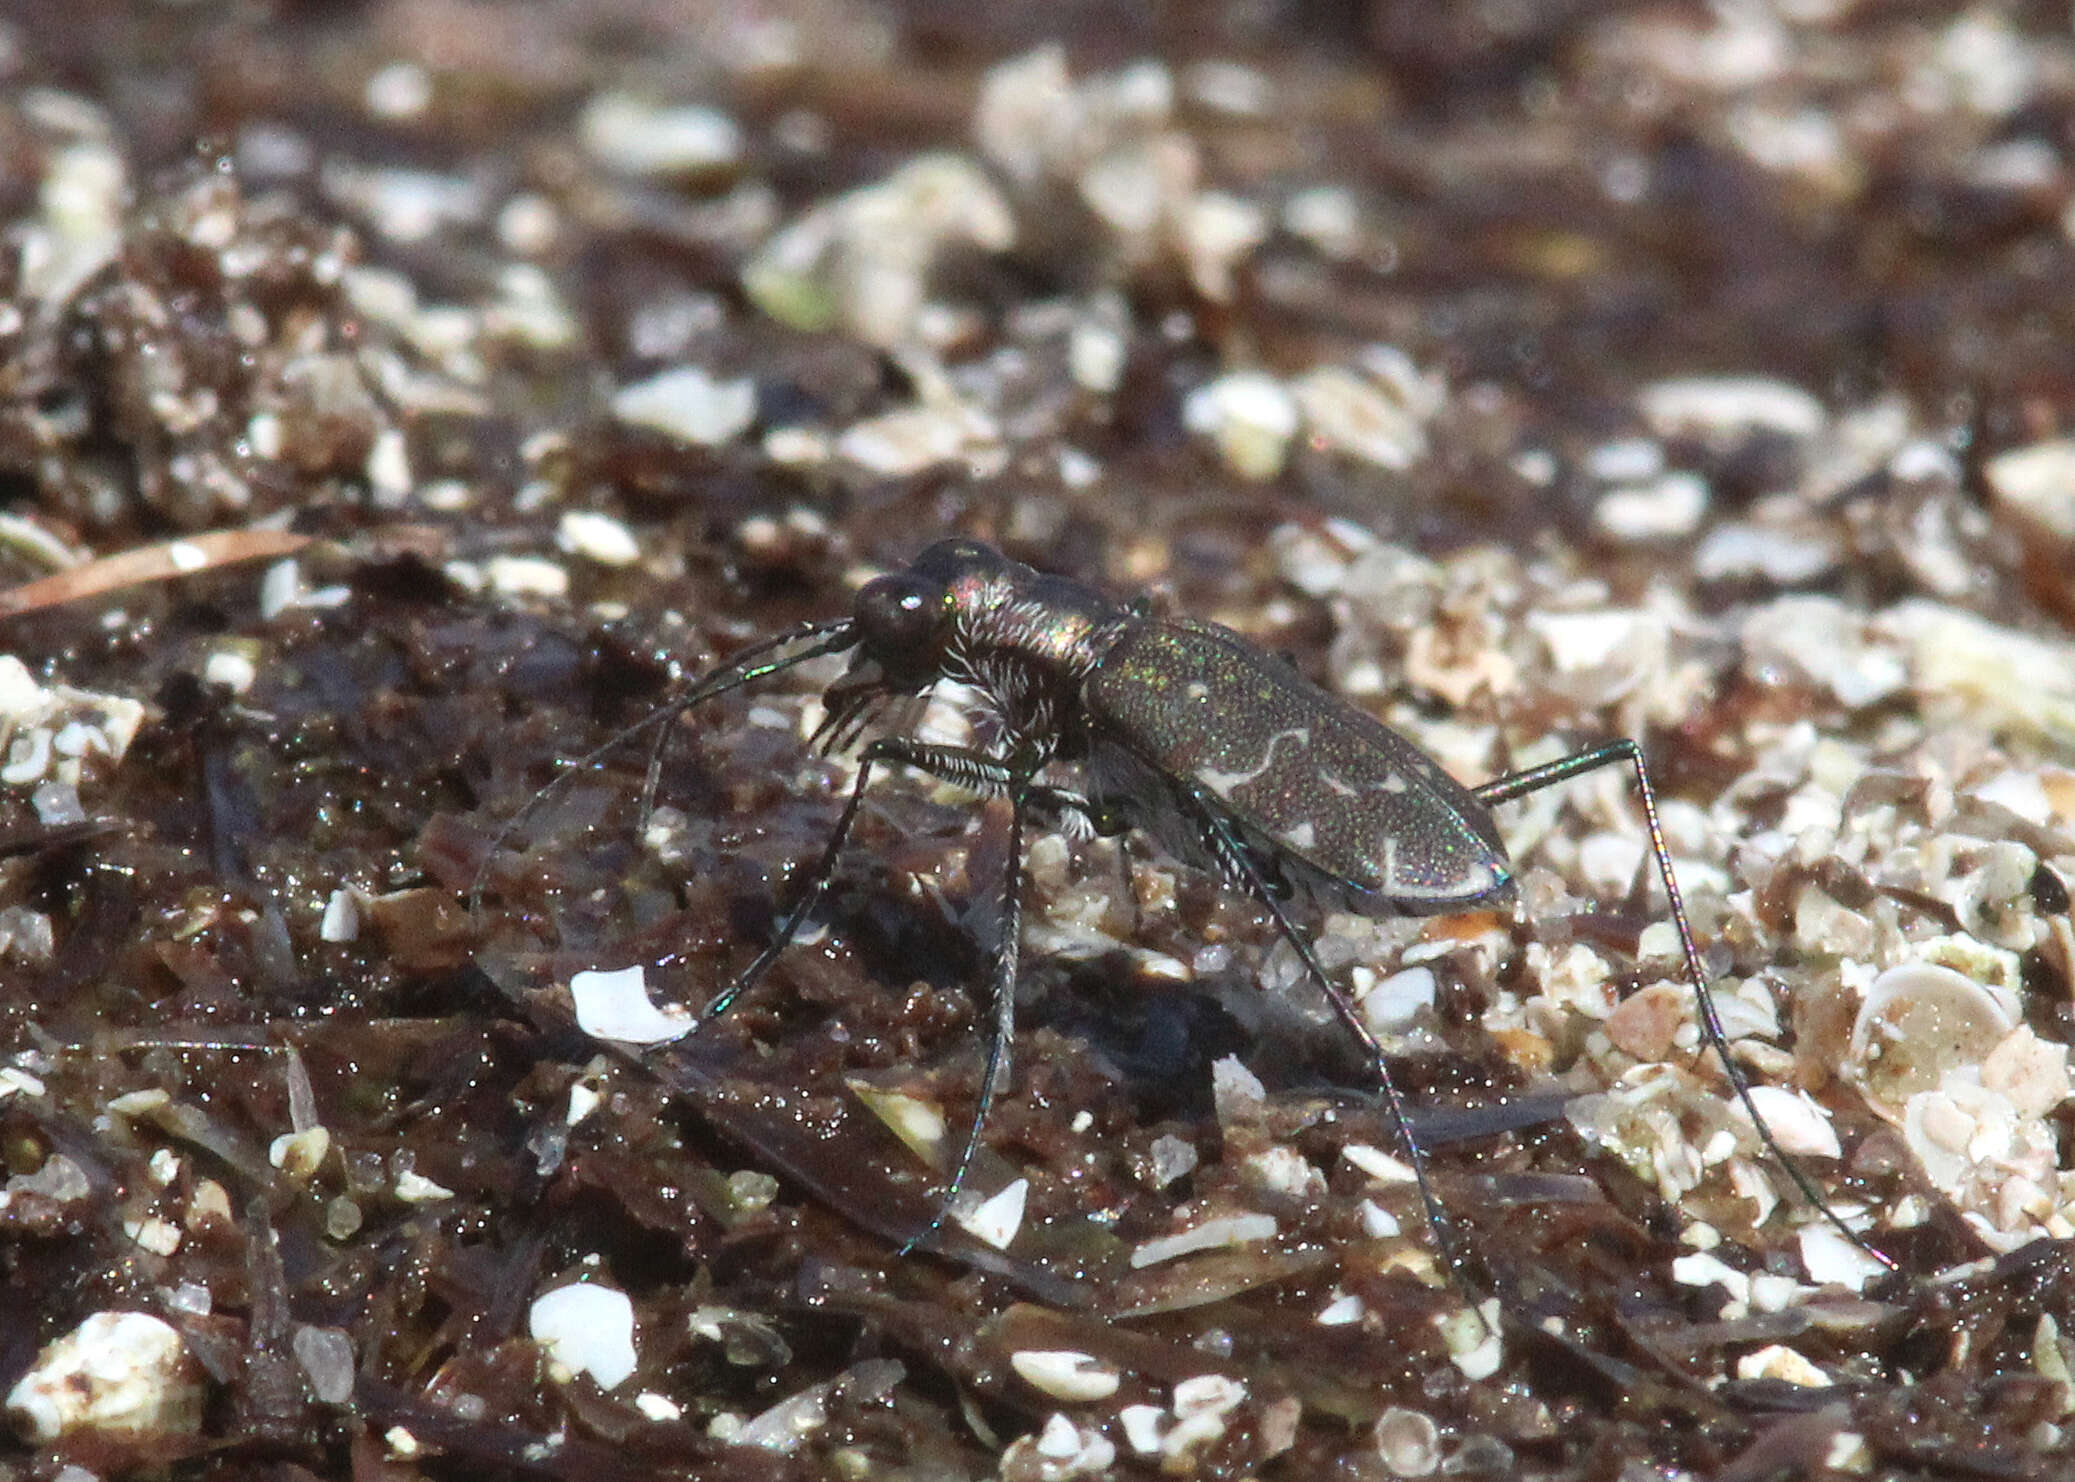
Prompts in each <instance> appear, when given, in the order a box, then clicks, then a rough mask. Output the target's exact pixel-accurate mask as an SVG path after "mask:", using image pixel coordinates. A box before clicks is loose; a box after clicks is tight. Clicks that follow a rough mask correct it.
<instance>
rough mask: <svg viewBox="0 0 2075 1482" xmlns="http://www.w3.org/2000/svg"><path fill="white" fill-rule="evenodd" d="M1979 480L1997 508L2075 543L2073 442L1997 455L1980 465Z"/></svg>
mask: <svg viewBox="0 0 2075 1482" xmlns="http://www.w3.org/2000/svg"><path fill="white" fill-rule="evenodd" d="M1981 477H1982V482H1983V483H1985V484H1987V485H1988V490H1989V494H1990V495H1991V496H1992V497H1993V498H1994V499H1995V501H1996V502H1997V504H1999V505H2001V506H2002V507H2004V508H2006V509H2009V510H2012V511H2015V512H2016V513H2018V514H2020V515H2023V516H2024V517H2025V518H2026V519H2028V520H2030V521H2031V522H2032V523H2033V524H2035V525H2037V526H2039V527H2040V528H2042V529H2044V530H2047V531H2050V532H2051V533H2052V534H2054V535H2056V536H2058V537H2059V538H2060V539H2062V540H2075V438H2052V439H2049V440H2048V441H2046V442H2042V443H2033V444H2031V445H2030V446H2029V447H2023V448H2012V449H2011V450H2010V451H2009V452H2007V453H1998V454H1997V455H1996V456H1995V457H1993V458H1991V459H1989V460H1988V462H1987V463H1985V464H1983V465H1982V470H1981Z"/></svg>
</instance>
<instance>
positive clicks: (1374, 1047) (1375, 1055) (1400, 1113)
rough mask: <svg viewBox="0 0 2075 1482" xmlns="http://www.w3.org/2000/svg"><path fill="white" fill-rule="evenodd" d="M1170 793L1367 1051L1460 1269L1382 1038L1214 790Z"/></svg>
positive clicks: (1435, 1226)
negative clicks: (1288, 907)
mask: <svg viewBox="0 0 2075 1482" xmlns="http://www.w3.org/2000/svg"><path fill="white" fill-rule="evenodd" d="M1176 792H1177V795H1178V797H1179V799H1180V800H1181V802H1182V804H1183V806H1184V807H1185V808H1186V810H1187V812H1188V813H1189V815H1190V817H1191V818H1192V819H1193V820H1194V821H1195V823H1196V825H1197V827H1198V828H1199V829H1200V830H1201V831H1202V837H1203V842H1204V844H1205V845H1206V846H1207V847H1208V849H1209V851H1210V854H1211V857H1212V859H1213V860H1214V861H1215V862H1216V864H1217V866H1218V868H1220V869H1221V870H1223V871H1224V872H1225V874H1226V875H1227V876H1228V877H1229V878H1230V879H1231V880H1232V881H1233V882H1234V883H1236V884H1239V885H1243V886H1245V887H1246V889H1247V891H1248V892H1249V893H1250V894H1251V895H1252V896H1253V897H1254V899H1255V900H1256V901H1258V902H1259V903H1260V904H1261V906H1262V907H1263V908H1264V909H1265V910H1266V911H1267V912H1268V916H1269V919H1270V920H1271V921H1273V922H1274V923H1275V929H1276V932H1277V933H1278V934H1279V935H1280V936H1281V937H1282V939H1283V940H1284V941H1285V942H1288V943H1289V944H1290V949H1291V950H1292V951H1294V952H1295V953H1296V954H1297V960H1298V961H1299V962H1301V963H1302V964H1303V965H1304V970H1305V972H1306V973H1308V974H1309V975H1310V977H1311V980H1312V981H1313V982H1314V983H1316V984H1318V986H1319V989H1320V990H1321V991H1322V992H1323V993H1324V994H1325V995H1326V1001H1327V1002H1328V1003H1329V1004H1331V1005H1332V1007H1333V1012H1334V1013H1335V1014H1336V1015H1337V1016H1338V1017H1339V1019H1340V1021H1341V1023H1343V1024H1345V1025H1346V1026H1347V1029H1348V1032H1349V1033H1351V1034H1353V1035H1354V1037H1355V1039H1356V1040H1357V1041H1358V1042H1359V1043H1360V1044H1361V1046H1362V1048H1363V1049H1364V1050H1365V1051H1367V1052H1368V1055H1369V1062H1370V1064H1371V1066H1372V1067H1374V1069H1375V1072H1376V1083H1377V1086H1378V1088H1379V1089H1380V1090H1381V1091H1382V1092H1383V1102H1384V1107H1385V1109H1386V1110H1387V1111H1388V1112H1389V1113H1390V1119H1391V1124H1392V1127H1393V1130H1395V1131H1396V1133H1397V1135H1398V1141H1399V1143H1400V1144H1401V1145H1402V1146H1403V1147H1404V1149H1405V1157H1406V1162H1407V1163H1408V1164H1409V1165H1410V1167H1411V1169H1412V1180H1413V1183H1414V1184H1415V1185H1416V1186H1417V1187H1418V1189H1419V1201H1420V1205H1421V1207H1422V1208H1423V1209H1424V1210H1425V1213H1426V1219H1427V1227H1428V1228H1429V1229H1430V1230H1432V1231H1433V1233H1434V1243H1435V1244H1436V1245H1437V1246H1439V1247H1440V1251H1441V1259H1442V1262H1443V1264H1444V1265H1446V1266H1447V1268H1448V1269H1449V1270H1451V1271H1456V1270H1460V1269H1461V1266H1462V1256H1461V1252H1460V1250H1459V1249H1458V1247H1457V1245H1456V1241H1455V1227H1454V1225H1453V1224H1452V1223H1451V1222H1450V1220H1449V1218H1448V1214H1447V1211H1446V1210H1444V1209H1443V1208H1442V1207H1441V1200H1440V1198H1439V1197H1438V1196H1437V1195H1436V1194H1435V1193H1434V1189H1433V1185H1432V1184H1431V1183H1429V1182H1428V1180H1427V1167H1426V1153H1425V1150H1423V1149H1422V1148H1421V1147H1420V1145H1419V1139H1418V1138H1417V1137H1415V1136H1413V1133H1412V1123H1411V1120H1410V1118H1409V1117H1408V1115H1407V1112H1406V1106H1405V1098H1404V1095H1403V1093H1402V1092H1400V1091H1399V1090H1398V1082H1397V1079H1396V1078H1395V1077H1394V1076H1392V1075H1391V1068H1390V1063H1389V1061H1388V1060H1386V1059H1385V1057H1384V1052H1383V1045H1382V1043H1381V1042H1380V1041H1379V1040H1378V1039H1377V1038H1376V1035H1375V1033H1374V1032H1373V1031H1372V1030H1371V1029H1370V1028H1369V1026H1368V1025H1367V1024H1366V1023H1364V1022H1363V1021H1362V1015H1361V1011H1360V1010H1359V1009H1357V1008H1356V1007H1355V1004H1354V1000H1352V999H1350V998H1349V997H1348V996H1347V994H1346V992H1345V990H1343V989H1342V988H1341V987H1340V985H1339V984H1337V983H1335V982H1334V981H1333V980H1332V979H1331V978H1329V977H1327V976H1326V969H1325V967H1324V965H1323V964H1321V963H1320V962H1319V960H1318V954H1317V953H1316V952H1314V951H1313V950H1312V947H1311V943H1310V941H1309V940H1308V939H1307V938H1306V937H1305V936H1304V934H1303V933H1302V932H1300V931H1298V930H1297V927H1296V923H1295V922H1293V921H1291V920H1290V917H1289V913H1288V912H1287V911H1285V910H1284V909H1283V905H1282V901H1281V900H1280V899H1279V898H1278V896H1277V893H1276V888H1275V886H1274V885H1273V884H1272V883H1271V882H1270V881H1269V879H1268V877H1267V875H1266V874H1264V873H1263V872H1262V870H1261V866H1260V863H1259V861H1257V860H1256V859H1255V858H1254V855H1253V851H1252V850H1250V849H1249V848H1248V847H1247V845H1246V841H1245V840H1244V839H1243V838H1241V837H1240V835H1239V831H1238V830H1237V829H1236V828H1235V827H1234V826H1233V824H1232V821H1231V819H1229V818H1228V817H1226V815H1225V813H1224V811H1223V809H1221V808H1220V807H1219V805H1218V800H1217V798H1216V797H1215V795H1213V794H1212V793H1211V792H1209V790H1208V789H1206V788H1203V787H1201V786H1199V785H1195V784H1190V785H1186V786H1181V787H1178V788H1177V789H1176Z"/></svg>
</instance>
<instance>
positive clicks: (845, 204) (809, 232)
mask: <svg viewBox="0 0 2075 1482" xmlns="http://www.w3.org/2000/svg"><path fill="white" fill-rule="evenodd" d="M1015 242H1016V219H1015V216H1014V215H1013V214H1012V213H1011V211H1010V209H1009V203H1008V202H1007V201H1006V200H1004V199H1003V198H1002V195H1001V192H1000V191H999V190H997V189H996V188H995V185H994V183H993V181H991V180H989V179H988V178H987V175H986V173H985V172H984V171H982V170H981V169H980V168H979V167H978V166H977V165H975V164H974V163H973V162H972V161H971V160H969V159H966V158H964V157H963V156H960V155H955V154H942V153H939V154H925V155H921V156H918V157H917V158H915V159H913V160H910V161H909V162H908V163H907V164H904V165H902V166H901V167H900V168H899V169H898V170H895V171H894V172H893V173H892V174H891V175H889V176H887V177H886V179H884V180H882V181H880V182H879V183H878V184H876V185H867V186H863V187H860V188H859V189H857V190H854V191H851V192H849V193H848V194H847V195H842V196H838V197H836V198H835V199H834V200H830V201H825V202H823V203H822V204H820V205H818V206H815V207H813V208H812V209H810V210H809V211H808V212H807V213H806V214H805V215H803V216H801V217H800V218H799V219H798V220H796V221H794V222H793V223H791V224H790V225H789V226H787V227H785V228H784V229H783V230H781V231H779V232H777V233H776V234H774V235H773V236H771V237H770V238H769V239H768V240H767V241H766V242H765V243H764V245H763V246H762V247H761V248H760V249H759V250H758V251H757V253H756V254H755V255H754V256H753V257H751V258H750V259H749V261H748V262H747V263H745V264H744V265H743V268H742V288H743V291H744V292H745V293H747V294H748V295H749V298H750V301H751V302H753V303H754V304H755V305H756V306H757V307H758V308H759V309H762V310H763V311H764V312H765V313H766V314H768V315H770V316H771V317H772V318H773V319H776V320H778V321H779V322H780V323H781V324H786V325H789V326H791V327H792V328H794V329H799V330H808V331H813V330H823V329H832V328H836V327H838V326H841V327H843V328H846V329H848V330H849V331H850V332H851V333H852V334H854V335H856V336H857V337H858V338H860V339H863V340H865V341H866V342H868V343H870V344H874V345H879V346H883V347H887V348H892V347H894V346H897V345H902V344H907V343H911V342H912V341H914V340H915V339H916V337H917V333H918V328H919V325H920V323H921V321H922V320H923V319H924V317H925V315H924V310H925V308H926V307H927V299H928V286H929V285H928V278H929V270H930V268H931V266H932V265H933V263H934V262H935V261H936V259H937V257H938V256H939V255H940V254H941V253H943V252H945V251H946V250H948V249H950V248H952V247H956V246H959V245H966V246H971V247H975V248H978V249H979V250H980V251H982V252H1004V251H1007V250H1008V249H1009V248H1010V247H1012V246H1014V245H1015Z"/></svg>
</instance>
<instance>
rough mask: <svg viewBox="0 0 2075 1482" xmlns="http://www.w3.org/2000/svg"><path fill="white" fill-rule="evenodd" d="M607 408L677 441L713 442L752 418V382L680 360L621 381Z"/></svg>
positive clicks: (731, 436) (741, 429) (736, 432)
mask: <svg viewBox="0 0 2075 1482" xmlns="http://www.w3.org/2000/svg"><path fill="white" fill-rule="evenodd" d="M612 414H613V416H614V417H616V418H618V419H619V420H620V421H622V422H626V423H629V424H630V425H632V426H636V427H646V428H648V429H649V430H651V431H653V432H660V433H663V434H665V435H666V436H669V437H674V438H677V439H678V440H679V441H681V442H687V443H692V444H695V445H697V446H699V447H707V448H717V447H720V446H721V445H722V444H724V443H729V442H733V441H734V440H735V439H736V438H738V437H740V436H741V435H742V434H743V433H745V432H747V431H748V430H749V426H750V424H751V423H752V422H754V421H756V415H757V389H756V382H754V381H750V380H746V379H745V380H739V381H722V380H716V379H715V378H714V377H713V375H712V374H711V373H709V372H708V371H707V370H706V369H705V368H704V367H703V366H697V365H681V366H677V367H675V368H674V369H671V370H666V371H664V372H663V373H662V374H661V375H658V376H653V377H651V378H650V379H648V380H646V381H637V382H635V383H634V384H633V385H631V386H623V387H621V388H620V390H619V391H618V392H617V393H615V394H614V396H613V398H612Z"/></svg>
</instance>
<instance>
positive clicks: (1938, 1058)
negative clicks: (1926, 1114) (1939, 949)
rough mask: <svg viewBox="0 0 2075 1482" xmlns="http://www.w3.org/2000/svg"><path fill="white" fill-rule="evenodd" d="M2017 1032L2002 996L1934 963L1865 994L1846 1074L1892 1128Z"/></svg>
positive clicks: (1888, 975) (1886, 976) (1876, 983)
mask: <svg viewBox="0 0 2075 1482" xmlns="http://www.w3.org/2000/svg"><path fill="white" fill-rule="evenodd" d="M2016 1025H2017V1005H2016V1004H2015V1003H2014V1002H2012V1001H2011V1000H2010V999H2009V996H2008V995H2007V994H1998V993H1995V992H1992V991H1991V990H1990V989H1989V988H1987V987H1985V986H1984V985H1982V984H1981V983H1978V982H1976V981H1975V980H1974V979H1972V978H1969V977H1967V976H1965V975H1963V974H1961V973H1957V972H1955V971H1953V970H1952V969H1951V968H1949V967H1941V966H1939V965H1937V964H1936V963H1930V962H1907V963H1903V964H1902V965H1900V966H1898V967H1891V968H1889V969H1888V970H1887V971H1886V972H1884V973H1882V974H1881V975H1880V976H1879V977H1877V978H1875V979H1874V980H1873V984H1872V986H1871V987H1869V988H1868V989H1867V990H1866V997H1865V1000H1864V1001H1863V1002H1862V1003H1861V1004H1860V1005H1859V1013H1858V1017H1857V1018H1856V1019H1854V1020H1853V1022H1852V1037H1851V1043H1850V1049H1849V1050H1848V1052H1847V1058H1846V1061H1845V1074H1846V1075H1847V1076H1849V1077H1850V1078H1851V1079H1852V1080H1854V1081H1856V1082H1857V1083H1858V1084H1859V1087H1860V1089H1861V1090H1863V1091H1864V1092H1865V1093H1866V1099H1867V1100H1868V1101H1869V1102H1871V1103H1872V1105H1873V1107H1874V1109H1875V1110H1876V1111H1878V1112H1880V1113H1881V1114H1882V1115H1883V1116H1885V1117H1887V1118H1888V1119H1889V1120H1890V1121H1893V1120H1896V1119H1898V1118H1899V1117H1900V1116H1901V1115H1902V1112H1903V1108H1904V1107H1905V1106H1906V1105H1907V1104H1908V1102H1909V1099H1910V1097H1912V1096H1914V1095H1916V1094H1918V1093H1919V1092H1923V1091H1930V1090H1934V1089H1936V1088H1937V1087H1938V1086H1939V1085H1940V1084H1941V1083H1942V1082H1943V1080H1944V1078H1945V1075H1946V1072H1947V1071H1948V1070H1950V1069H1953V1068H1955V1067H1961V1066H1978V1065H1980V1064H1981V1062H1982V1061H1983V1060H1985V1059H1986V1058H1987V1057H1988V1054H1989V1051H1990V1050H1992V1049H1994V1048H1995V1046H1996V1045H1997V1044H1999V1043H2001V1041H2002V1039H2003V1037H2004V1036H2005V1035H2007V1034H2009V1033H2010V1031H2011V1030H2012V1029H2013V1028H2015V1027H2016Z"/></svg>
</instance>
